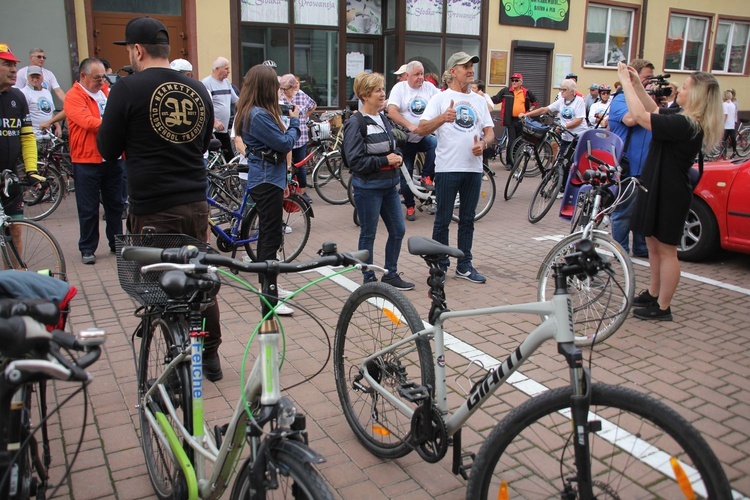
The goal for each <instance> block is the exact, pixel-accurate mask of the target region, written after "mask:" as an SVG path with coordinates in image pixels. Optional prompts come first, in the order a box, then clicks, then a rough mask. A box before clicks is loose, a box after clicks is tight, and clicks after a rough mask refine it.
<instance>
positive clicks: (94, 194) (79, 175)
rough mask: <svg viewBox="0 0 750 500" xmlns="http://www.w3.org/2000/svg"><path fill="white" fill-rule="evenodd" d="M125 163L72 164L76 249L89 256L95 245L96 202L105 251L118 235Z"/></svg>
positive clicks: (113, 243)
mask: <svg viewBox="0 0 750 500" xmlns="http://www.w3.org/2000/svg"><path fill="white" fill-rule="evenodd" d="M124 173H125V161H124V160H115V161H108V162H104V163H75V164H73V179H74V180H75V183H76V191H75V193H76V207H77V208H78V227H79V229H80V236H79V238H78V249H79V250H80V251H81V254H93V253H94V252H96V249H97V247H98V246H99V200H100V196H101V203H102V205H103V206H104V220H105V221H106V234H107V241H108V242H109V248H110V249H114V248H115V235H117V234H122V211H123V210H124V209H125V206H124V204H123V199H122V185H123V176H124Z"/></svg>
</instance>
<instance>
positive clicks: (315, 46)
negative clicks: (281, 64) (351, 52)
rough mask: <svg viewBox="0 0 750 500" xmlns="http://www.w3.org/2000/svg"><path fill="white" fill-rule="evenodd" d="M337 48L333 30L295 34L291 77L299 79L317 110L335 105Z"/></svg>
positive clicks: (307, 31)
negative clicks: (295, 76) (315, 104)
mask: <svg viewBox="0 0 750 500" xmlns="http://www.w3.org/2000/svg"><path fill="white" fill-rule="evenodd" d="M338 45H339V34H338V32H336V31H328V30H312V29H298V30H295V32H294V74H295V75H297V76H299V77H300V80H301V88H302V90H304V91H305V93H306V94H307V95H309V96H310V97H312V98H313V100H314V101H315V102H316V103H317V104H318V106H320V107H329V106H335V105H336V103H337V102H338V76H339V66H338V62H339V57H338Z"/></svg>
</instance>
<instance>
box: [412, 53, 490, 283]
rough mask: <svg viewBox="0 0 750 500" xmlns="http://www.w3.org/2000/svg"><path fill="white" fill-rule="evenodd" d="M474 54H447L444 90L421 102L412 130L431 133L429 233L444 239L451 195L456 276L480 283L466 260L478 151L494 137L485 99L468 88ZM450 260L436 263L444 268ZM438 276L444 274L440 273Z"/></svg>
mask: <svg viewBox="0 0 750 500" xmlns="http://www.w3.org/2000/svg"><path fill="white" fill-rule="evenodd" d="M478 62H479V57H478V56H471V55H469V54H467V53H466V52H456V53H455V54H453V55H452V56H450V58H449V59H448V64H447V65H446V68H447V69H448V71H450V74H451V77H452V80H451V82H450V84H449V86H448V89H446V90H445V92H439V93H438V94H436V95H435V96H433V98H432V99H431V100H430V102H429V103H427V108H426V109H425V111H424V113H423V114H422V118H421V120H420V122H419V127H417V130H416V131H415V132H416V133H417V134H419V135H422V136H425V135H428V134H431V133H433V132H434V133H435V134H436V136H437V149H436V151H435V191H436V199H437V214H435V224H434V225H433V228H432V239H434V240H435V241H438V242H440V243H443V244H445V245H447V244H448V236H449V232H448V229H449V226H450V223H451V216H452V215H453V207H454V203H455V200H456V195H458V196H459V197H460V200H461V205H460V208H459V212H458V219H459V221H458V240H457V246H458V248H459V249H460V250H461V251H462V252H463V253H464V256H463V257H462V258H460V259H458V262H457V264H456V277H458V278H463V279H466V280H469V281H471V282H472V283H484V282H486V281H487V278H485V277H484V276H482V275H481V274H479V272H477V270H476V269H475V268H474V265H473V264H472V255H471V247H472V244H473V240H474V216H475V214H476V209H477V203H478V201H479V192H480V190H481V187H482V154H483V152H484V150H485V149H487V147H488V144H490V143H491V142H492V141H493V140H494V139H495V134H494V132H493V123H492V117H491V116H490V110H489V109H488V108H487V102H486V101H485V100H484V98H483V97H482V96H480V95H479V94H476V93H474V92H472V91H471V84H472V82H473V81H474V64H476V63H478ZM449 264H450V262H449V261H448V259H446V260H444V261H443V262H441V263H440V268H441V269H442V270H443V272H445V271H446V270H447V269H448V265H449ZM443 279H444V277H443Z"/></svg>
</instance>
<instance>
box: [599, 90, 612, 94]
mask: <svg viewBox="0 0 750 500" xmlns="http://www.w3.org/2000/svg"><path fill="white" fill-rule="evenodd" d="M599 93H600V94H609V93H610V91H609V90H600V91H599Z"/></svg>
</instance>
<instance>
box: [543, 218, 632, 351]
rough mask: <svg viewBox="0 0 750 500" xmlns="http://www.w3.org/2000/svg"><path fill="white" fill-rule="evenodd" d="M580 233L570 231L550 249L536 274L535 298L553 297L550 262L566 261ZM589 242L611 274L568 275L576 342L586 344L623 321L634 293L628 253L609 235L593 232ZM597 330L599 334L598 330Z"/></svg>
mask: <svg viewBox="0 0 750 500" xmlns="http://www.w3.org/2000/svg"><path fill="white" fill-rule="evenodd" d="M580 239H581V233H573V234H570V235H568V236H566V237H565V238H563V239H562V240H561V241H560V242H559V243H557V244H556V245H555V246H554V247H552V250H550V251H549V253H548V254H547V256H546V257H545V258H544V261H543V262H542V265H541V266H540V267H539V271H538V273H537V281H538V288H537V298H538V299H539V300H540V301H542V300H552V295H553V294H554V293H555V280H554V279H553V277H552V264H554V263H556V262H563V263H564V262H565V256H566V255H569V254H570V253H572V252H575V245H576V243H578V241H580ZM591 242H592V243H593V244H594V247H595V248H596V251H597V252H598V253H599V254H600V255H601V256H602V257H604V258H605V259H606V260H607V261H608V262H609V264H610V266H611V267H612V270H613V272H614V276H613V277H611V278H610V277H609V276H607V275H606V274H604V273H603V272H600V273H599V274H598V275H596V276H594V277H586V278H585V279H580V278H578V277H576V276H571V277H569V278H568V292H569V293H570V296H571V300H572V302H573V321H574V323H575V334H576V337H575V343H576V345H578V346H588V345H592V344H594V343H599V342H603V341H604V340H606V339H607V338H609V337H610V336H611V335H612V334H613V333H615V332H616V331H617V329H618V328H620V326H621V325H622V323H623V322H624V321H625V318H626V317H627V315H628V312H629V311H630V304H632V303H633V296H634V295H635V270H634V269H633V262H632V261H631V260H630V256H629V255H628V253H627V252H626V251H625V250H624V249H623V248H622V246H620V244H619V243H617V242H616V241H615V240H614V239H613V238H612V237H611V236H609V235H608V234H606V233H604V232H602V231H594V232H593V233H592V235H591ZM597 330H598V333H597Z"/></svg>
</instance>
